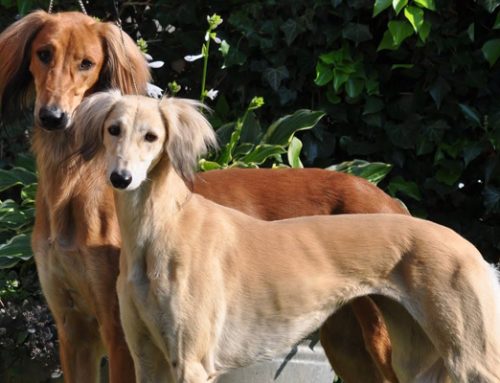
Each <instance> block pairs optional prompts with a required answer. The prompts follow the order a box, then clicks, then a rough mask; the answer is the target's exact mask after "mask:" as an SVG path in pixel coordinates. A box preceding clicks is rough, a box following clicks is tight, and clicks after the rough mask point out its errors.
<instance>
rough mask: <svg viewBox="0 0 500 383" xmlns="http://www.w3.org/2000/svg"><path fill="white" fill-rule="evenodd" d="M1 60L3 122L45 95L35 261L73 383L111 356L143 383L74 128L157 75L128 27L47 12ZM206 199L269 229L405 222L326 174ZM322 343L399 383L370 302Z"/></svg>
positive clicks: (380, 196) (108, 228)
mask: <svg viewBox="0 0 500 383" xmlns="http://www.w3.org/2000/svg"><path fill="white" fill-rule="evenodd" d="M0 57H1V58H2V60H1V62H0V101H1V106H2V115H3V117H6V116H8V114H9V112H11V111H12V110H15V109H18V108H22V107H23V106H27V105H29V104H30V103H31V102H32V99H31V96H32V95H34V96H35V131H34V138H33V151H34V153H35V156H36V159H37V163H38V172H39V185H38V193H37V201H36V204H37V212H36V222H35V229H34V233H33V250H34V253H35V259H36V262H37V267H38V272H39V276H40V281H41V284H42V288H43V291H44V294H45V296H46V298H47V301H48V303H49V306H50V308H51V311H52V313H53V315H54V318H55V320H56V324H57V328H58V334H59V340H60V354H61V363H62V366H63V371H64V374H65V378H66V381H68V382H92V381H95V380H96V379H97V375H98V367H99V360H100V358H101V357H102V355H104V354H107V355H109V361H110V379H111V381H112V382H126V381H133V366H132V362H131V359H130V355H129V352H128V350H127V347H126V345H125V342H124V339H123V334H122V330H121V326H120V323H119V315H118V303H117V298H116V294H115V287H114V286H115V281H116V277H117V273H118V254H119V248H120V237H119V233H118V228H117V223H116V218H115V213H114V203H113V199H112V193H111V191H110V190H109V188H108V186H106V185H105V184H104V183H103V182H102V180H101V179H100V174H101V169H99V168H98V167H96V166H95V165H94V164H88V163H86V162H85V161H83V159H82V158H79V157H75V156H72V154H73V153H74V151H75V150H76V148H78V147H79V145H80V143H79V142H78V141H77V138H76V136H75V134H74V133H75V129H78V127H73V128H69V129H68V127H69V126H70V123H71V121H72V116H73V111H74V109H75V108H76V106H77V105H78V104H79V103H80V102H81V101H82V99H83V98H84V97H85V96H87V95H89V94H91V93H94V92H95V91H97V90H99V89H103V88H108V87H116V88H119V89H121V91H122V92H124V93H135V92H136V91H139V92H143V91H144V90H145V88H146V82H147V81H148V79H149V71H148V67H147V64H146V62H145V60H144V59H143V57H142V55H141V53H140V52H139V50H138V49H137V47H136V46H135V44H134V42H133V41H132V40H131V39H130V38H129V37H127V36H126V35H123V40H122V34H121V33H120V30H119V29H118V28H117V27H116V26H114V25H113V24H111V23H100V22H97V21H95V20H94V19H92V18H90V17H87V16H84V15H82V14H80V13H73V12H70V13H60V14H47V13H45V12H42V11H38V12H34V13H32V14H30V15H28V16H26V17H25V18H23V19H21V20H20V21H18V22H17V23H15V24H13V25H12V26H11V27H9V28H8V29H7V30H5V31H4V32H3V33H2V34H1V35H0ZM136 87H137V89H136ZM12 114H14V115H15V113H13V112H12ZM194 189H195V191H197V192H200V193H202V194H204V195H206V196H207V197H208V198H211V199H214V200H215V201H217V202H219V203H222V204H227V205H229V206H232V207H235V208H238V209H242V210H245V211H246V212H248V213H249V214H254V215H256V216H259V217H261V218H265V219H281V218H286V217H291V216H297V215H305V214H307V215H309V214H337V213H348V212H351V213H361V212H383V211H385V212H395V213H405V211H404V209H403V208H402V207H401V206H399V204H398V203H396V202H395V201H393V200H392V199H391V198H389V197H388V196H387V195H385V194H384V193H383V192H381V191H380V190H379V189H377V188H376V187H374V186H372V185H370V184H369V183H367V182H366V181H364V180H362V179H359V178H356V177H352V176H347V175H344V174H339V173H334V172H327V171H321V170H301V171H295V170H282V171H279V172H275V173H270V171H263V170H252V171H238V170H230V171H224V172H210V173H206V174H203V175H202V176H201V177H200V178H199V179H198V180H197V181H196V182H195V183H194ZM351 310H354V312H355V313H356V314H358V315H357V319H358V322H359V324H360V325H361V329H362V331H361V330H360V328H359V326H358V324H356V321H355V318H354V317H353V314H352V311H351ZM347 329H349V331H348V330H347ZM347 333H348V334H349V335H348V336H347V335H346V334H347ZM362 335H364V341H363V337H362ZM363 343H364V344H363ZM322 344H323V346H324V348H325V350H326V352H327V355H328V357H329V359H330V361H331V362H332V365H333V366H334V369H335V371H337V372H338V373H339V374H340V375H341V376H343V377H344V378H345V380H346V381H349V382H360V381H368V380H371V381H385V380H386V379H387V380H389V381H396V379H395V377H394V373H393V371H392V368H391V366H390V344H389V341H388V339H387V333H386V330H385V326H384V325H383V322H382V320H381V316H380V312H379V311H378V309H377V307H376V306H375V305H374V304H373V302H372V301H371V300H370V299H368V298H362V299H360V300H358V301H354V302H353V304H352V305H351V306H350V307H349V308H347V309H345V310H344V311H343V312H342V313H338V314H335V315H334V316H333V317H332V318H331V319H330V321H329V322H328V323H327V325H325V326H324V327H323V332H322ZM365 346H366V349H367V350H368V351H369V354H368V353H367V352H366V351H365V349H364V347H365ZM361 366H363V367H361ZM379 371H382V372H383V375H385V378H383V377H382V375H381V374H380V372H379Z"/></svg>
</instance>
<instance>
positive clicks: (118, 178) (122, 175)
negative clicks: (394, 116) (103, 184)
mask: <svg viewBox="0 0 500 383" xmlns="http://www.w3.org/2000/svg"><path fill="white" fill-rule="evenodd" d="M109 180H110V181H111V184H112V185H113V186H114V187H115V188H117V189H126V188H127V186H128V185H130V183H131V182H132V174H130V172H129V171H128V170H120V171H119V172H117V171H114V172H113V173H111V175H110V176H109Z"/></svg>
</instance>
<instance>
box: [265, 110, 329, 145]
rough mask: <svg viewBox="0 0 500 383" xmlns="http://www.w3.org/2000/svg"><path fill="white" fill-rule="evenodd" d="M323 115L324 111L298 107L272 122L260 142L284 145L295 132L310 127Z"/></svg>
mask: <svg viewBox="0 0 500 383" xmlns="http://www.w3.org/2000/svg"><path fill="white" fill-rule="evenodd" d="M324 115H325V113H324V112H319V111H312V110H308V109H299V110H297V111H296V112H295V113H293V114H291V115H287V116H284V117H282V118H280V119H279V120H277V121H275V122H273V123H272V124H271V125H270V126H269V128H268V129H267V131H266V133H265V134H264V136H263V137H262V140H261V143H262V144H272V145H282V146H286V145H288V143H289V142H290V140H291V139H292V136H293V135H294V133H295V132H297V131H299V130H307V129H312V128H313V127H314V126H316V124H317V123H318V122H319V120H321V119H322V118H323V117H324Z"/></svg>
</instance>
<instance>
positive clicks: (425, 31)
mask: <svg viewBox="0 0 500 383" xmlns="http://www.w3.org/2000/svg"><path fill="white" fill-rule="evenodd" d="M431 27H432V25H431V23H430V22H428V21H427V20H424V23H423V24H422V26H421V27H420V29H419V31H418V36H419V37H420V40H422V41H423V42H424V43H425V42H426V41H427V37H429V34H430V33H431Z"/></svg>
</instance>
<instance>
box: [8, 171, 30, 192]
mask: <svg viewBox="0 0 500 383" xmlns="http://www.w3.org/2000/svg"><path fill="white" fill-rule="evenodd" d="M36 181H37V179H36V174H35V173H33V172H30V171H28V170H26V169H24V168H12V169H9V170H5V169H0V191H4V190H6V189H9V188H11V187H12V186H15V185H29V184H32V183H35V182H36Z"/></svg>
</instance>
